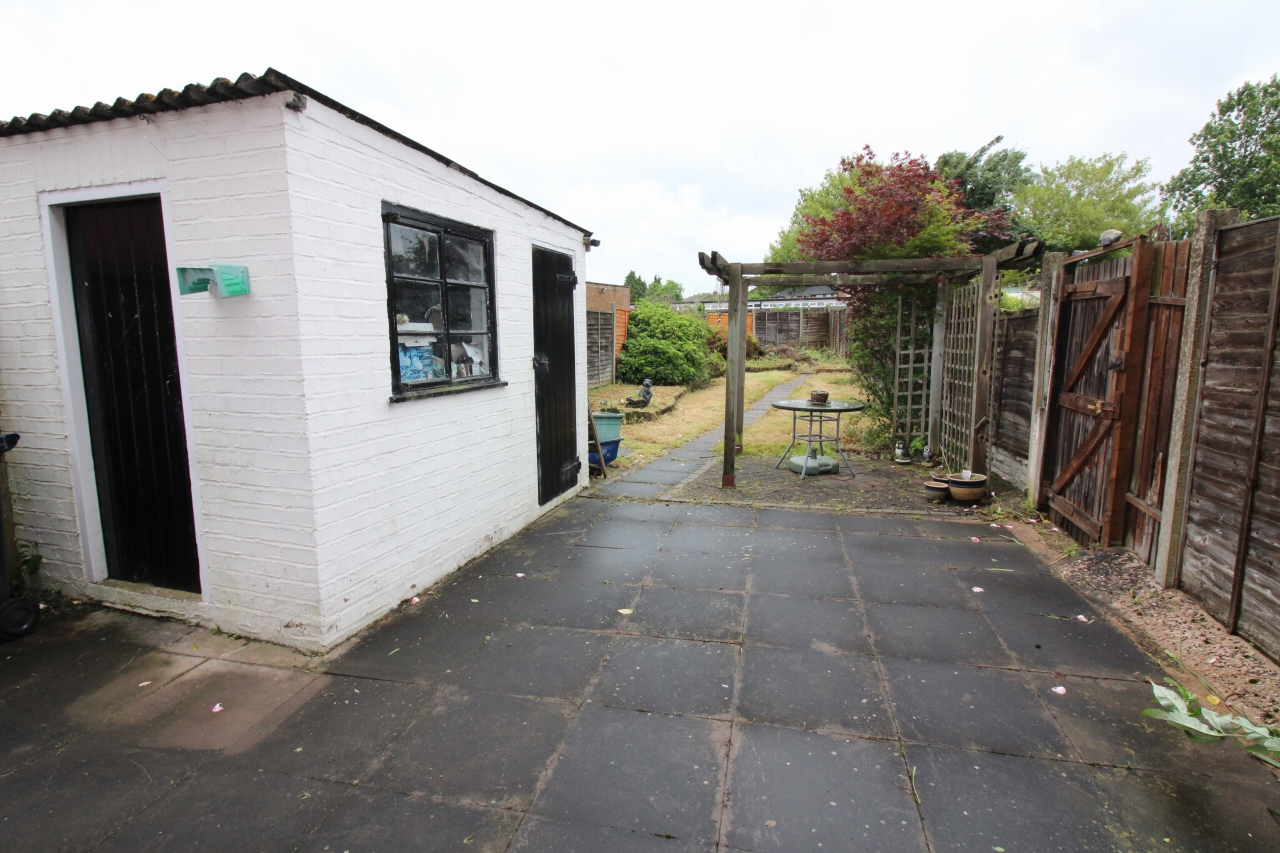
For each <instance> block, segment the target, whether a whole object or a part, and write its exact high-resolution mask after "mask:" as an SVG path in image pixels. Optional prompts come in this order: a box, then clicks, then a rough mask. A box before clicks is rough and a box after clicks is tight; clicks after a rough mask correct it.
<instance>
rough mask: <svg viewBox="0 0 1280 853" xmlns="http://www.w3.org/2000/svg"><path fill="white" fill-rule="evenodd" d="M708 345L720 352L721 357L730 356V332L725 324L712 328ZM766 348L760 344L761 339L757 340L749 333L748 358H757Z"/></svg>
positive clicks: (714, 350)
mask: <svg viewBox="0 0 1280 853" xmlns="http://www.w3.org/2000/svg"><path fill="white" fill-rule="evenodd" d="M707 346H708V347H709V348H710V349H711V351H712V352H718V353H720V357H721V358H728V357H729V332H728V331H727V330H726V329H725V328H724V327H723V326H715V327H713V328H712V329H711V337H710V338H709V339H708V340H707ZM763 352H764V349H763V348H762V347H761V346H760V341H758V340H756V337H755V335H747V358H749V359H750V358H756V357H758V356H759V355H760V354H761V353H763Z"/></svg>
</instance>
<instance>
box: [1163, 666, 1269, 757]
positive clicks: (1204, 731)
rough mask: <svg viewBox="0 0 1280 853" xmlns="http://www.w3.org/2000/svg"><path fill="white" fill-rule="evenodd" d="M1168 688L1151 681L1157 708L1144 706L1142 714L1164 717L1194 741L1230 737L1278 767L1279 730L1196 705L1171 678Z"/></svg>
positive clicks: (1184, 689)
mask: <svg viewBox="0 0 1280 853" xmlns="http://www.w3.org/2000/svg"><path fill="white" fill-rule="evenodd" d="M1165 683H1166V684H1169V685H1171V687H1161V686H1160V685H1159V684H1156V683H1155V682H1154V681H1153V682H1151V692H1152V693H1154V694H1155V698H1154V699H1153V700H1152V701H1153V702H1154V703H1155V704H1157V705H1159V706H1160V707H1159V708H1147V709H1145V710H1144V711H1143V712H1142V715H1143V716H1144V717H1151V718H1153V719H1156V720H1164V721H1165V722H1166V723H1168V724H1169V725H1171V726H1173V727H1174V728H1175V729H1178V730H1180V731H1182V732H1185V733H1186V735H1187V737H1188V738H1190V739H1191V740H1192V741H1194V742H1195V743H1212V742H1214V741H1221V740H1233V741H1235V742H1236V744H1237V745H1239V746H1240V747H1241V748H1243V749H1244V751H1245V752H1248V753H1249V754H1251V755H1253V756H1254V757H1256V758H1258V759H1260V760H1262V761H1265V762H1266V763H1268V764H1270V765H1271V766H1272V767H1280V731H1278V730H1276V729H1273V728H1271V727H1270V726H1259V725H1256V724H1254V723H1252V722H1250V721H1249V720H1248V718H1246V717H1241V716H1237V715H1235V714H1219V713H1218V712H1217V711H1212V710H1210V709H1209V708H1206V707H1204V706H1203V705H1201V704H1200V701H1199V700H1198V699H1196V697H1195V696H1194V695H1193V694H1192V693H1191V692H1190V691H1189V690H1187V689H1186V688H1185V687H1183V686H1182V685H1181V684H1179V683H1178V682H1177V681H1176V680H1174V679H1172V678H1168V677H1166V678H1165Z"/></svg>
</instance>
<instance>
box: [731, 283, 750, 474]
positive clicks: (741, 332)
mask: <svg viewBox="0 0 1280 853" xmlns="http://www.w3.org/2000/svg"><path fill="white" fill-rule="evenodd" d="M735 269H736V273H735ZM735 274H736V276H737V279H738V372H737V373H736V374H735V375H736V376H737V377H738V415H737V421H736V423H735V424H734V432H735V434H736V436H737V441H736V442H735V443H734V453H742V433H743V431H744V430H745V429H746V424H745V423H744V419H745V418H746V412H747V285H746V283H745V282H743V280H742V264H732V265H730V267H729V276H730V280H732V278H733V277H734V276H735Z"/></svg>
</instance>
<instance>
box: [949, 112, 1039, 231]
mask: <svg viewBox="0 0 1280 853" xmlns="http://www.w3.org/2000/svg"><path fill="white" fill-rule="evenodd" d="M1003 141H1004V137H1003V136H997V137H996V138H995V139H993V140H991V141H990V142H988V143H987V144H986V145H984V146H982V147H981V148H979V149H978V150H977V151H975V152H973V153H972V154H966V153H965V152H963V151H948V152H947V153H945V154H943V155H942V156H940V157H939V158H938V160H937V162H936V163H935V164H934V168H935V169H937V170H938V171H939V172H940V173H941V174H942V176H943V177H944V178H945V179H946V180H948V181H953V182H954V183H955V186H956V188H957V189H959V190H960V196H961V203H962V204H963V205H964V206H965V207H967V208H969V209H970V210H983V211H987V210H1003V211H1009V212H1011V211H1012V210H1013V193H1014V190H1016V189H1017V188H1018V187H1023V186H1026V185H1027V184H1030V183H1031V181H1032V179H1033V175H1034V173H1033V172H1032V171H1031V169H1030V168H1029V167H1028V166H1027V165H1026V164H1025V163H1024V161H1025V160H1026V159H1027V152H1025V151H1019V150H1018V149H1016V148H998V149H997V148H996V146H997V145H999V144H1000V143H1001V142H1003ZM1028 230H1029V229H1026V228H1024V227H1019V226H1018V223H1017V222H1016V221H1014V222H1012V223H1010V225H1009V226H1007V229H1005V232H1007V231H1012V232H1013V234H1014V235H1015V236H1016V235H1020V234H1024V233H1026V232H1027V231H1028ZM1008 240H1009V236H1008V234H1007V233H1003V232H1002V233H1001V234H1000V235H991V234H983V233H978V234H975V235H974V238H973V242H974V247H975V249H976V250H977V251H978V252H979V253H980V254H985V253H987V252H991V251H994V250H996V249H998V248H1000V247H1001V246H1003V245H1004V244H1005V243H1007V242H1008Z"/></svg>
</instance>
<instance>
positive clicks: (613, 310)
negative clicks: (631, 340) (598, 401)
mask: <svg viewBox="0 0 1280 853" xmlns="http://www.w3.org/2000/svg"><path fill="white" fill-rule="evenodd" d="M609 381H610V382H611V383H613V384H615V385H616V384H617V383H618V303H616V302H610V303H609Z"/></svg>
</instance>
